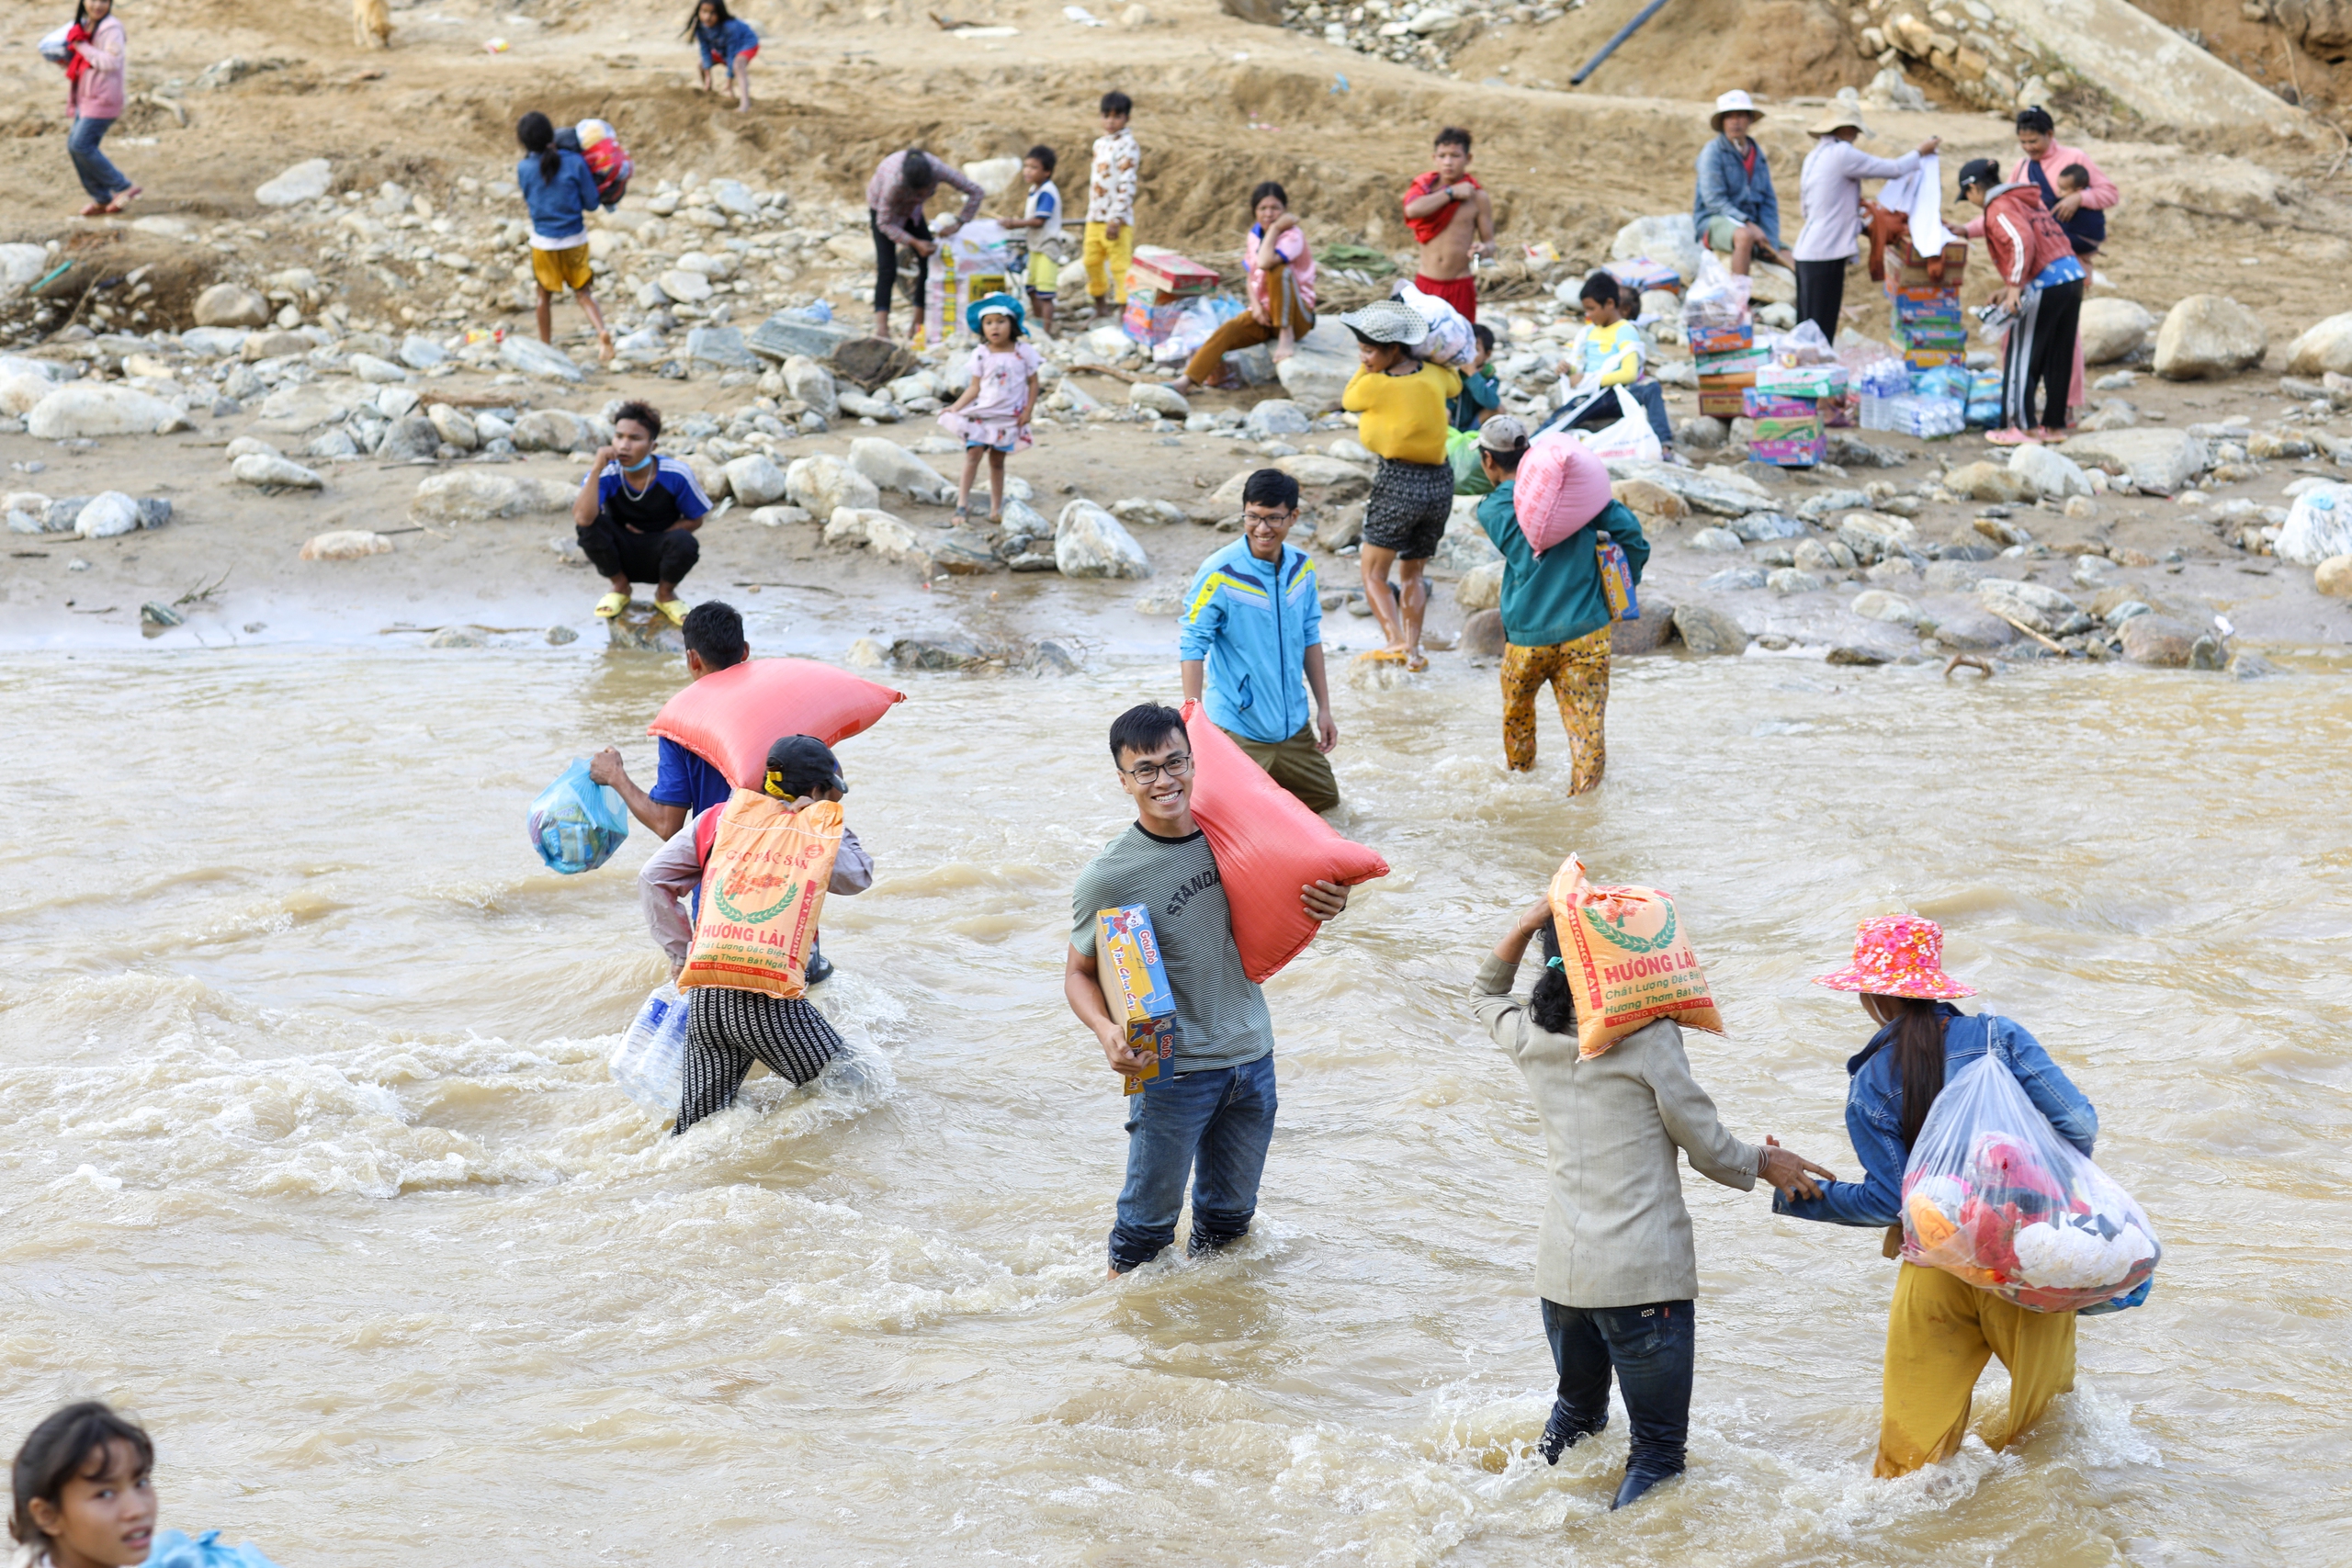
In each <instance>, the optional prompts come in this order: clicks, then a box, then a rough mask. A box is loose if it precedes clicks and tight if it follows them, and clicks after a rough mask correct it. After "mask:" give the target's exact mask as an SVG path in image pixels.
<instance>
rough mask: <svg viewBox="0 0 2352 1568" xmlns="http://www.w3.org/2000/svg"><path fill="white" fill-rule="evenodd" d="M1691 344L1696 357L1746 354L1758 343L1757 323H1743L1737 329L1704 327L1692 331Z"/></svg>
mask: <svg viewBox="0 0 2352 1568" xmlns="http://www.w3.org/2000/svg"><path fill="white" fill-rule="evenodd" d="M1689 343H1690V346H1691V353H1692V354H1694V355H1705V354H1744V353H1746V352H1747V350H1748V349H1749V348H1751V347H1753V346H1754V345H1755V343H1756V323H1755V322H1754V321H1742V322H1740V323H1739V325H1737V326H1736V327H1702V328H1699V329H1696V330H1694V331H1692V332H1691V334H1690V338H1689Z"/></svg>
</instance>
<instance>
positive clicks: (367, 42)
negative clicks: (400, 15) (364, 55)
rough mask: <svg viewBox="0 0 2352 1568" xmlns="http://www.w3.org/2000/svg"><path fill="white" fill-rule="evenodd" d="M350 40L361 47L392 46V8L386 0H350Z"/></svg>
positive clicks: (384, 47) (387, 47)
mask: <svg viewBox="0 0 2352 1568" xmlns="http://www.w3.org/2000/svg"><path fill="white" fill-rule="evenodd" d="M351 36H352V41H353V42H355V43H356V44H357V45H358V46H359V47H360V48H362V49H390V48H391V47H392V8H391V6H390V4H389V3H388V0H351Z"/></svg>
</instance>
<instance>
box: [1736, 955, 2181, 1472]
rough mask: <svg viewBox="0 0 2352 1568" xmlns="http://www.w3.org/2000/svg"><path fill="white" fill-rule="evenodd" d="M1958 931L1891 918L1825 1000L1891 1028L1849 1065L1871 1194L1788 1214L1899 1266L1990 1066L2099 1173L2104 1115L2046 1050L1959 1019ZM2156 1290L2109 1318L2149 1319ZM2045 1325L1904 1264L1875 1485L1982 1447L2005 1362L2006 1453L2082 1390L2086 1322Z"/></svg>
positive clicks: (1785, 1203) (1836, 1193)
mask: <svg viewBox="0 0 2352 1568" xmlns="http://www.w3.org/2000/svg"><path fill="white" fill-rule="evenodd" d="M1943 956H1944V933H1943V928H1942V927H1940V926H1939V925H1937V924H1936V922H1935V921H1933V920H1925V919H1920V918H1919V917H1917V915H1881V916H1879V917H1877V918H1876V919H1868V920H1864V921H1863V922H1862V923H1861V925H1860V928H1859V929H1858V930H1857V931H1856V932H1855V933H1854V961H1853V963H1851V964H1848V965H1847V966H1846V967H1845V968H1843V969H1840V970H1838V971H1837V972H1836V973H1834V974H1829V975H1823V976H1819V977H1817V978H1816V979H1815V981H1814V984H1815V985H1817V986H1826V987H1830V988H1831V989H1832V990H1838V991H1855V992H1859V993H1860V996H1861V1000H1862V1010H1863V1011H1864V1012H1867V1013H1868V1014H1870V1016H1871V1022H1872V1023H1874V1024H1876V1025H1877V1026H1878V1031H1877V1032H1876V1033H1874V1034H1872V1035H1871V1038H1870V1043H1868V1044H1866V1045H1864V1046H1863V1047H1862V1049H1861V1051H1860V1054H1859V1055H1856V1056H1854V1057H1853V1058H1852V1059H1851V1060H1849V1062H1848V1063H1847V1064H1846V1071H1847V1073H1848V1074H1849V1077H1850V1078H1851V1082H1850V1084H1849V1088H1848V1089H1847V1094H1846V1134H1847V1136H1848V1137H1849V1138H1851V1139H1852V1140H1853V1144H1854V1153H1855V1154H1856V1155H1857V1156H1860V1159H1861V1162H1862V1168H1863V1171H1864V1173H1865V1174H1864V1178H1863V1179H1862V1180H1860V1181H1825V1182H1823V1183H1821V1196H1820V1197H1818V1198H1790V1197H1786V1196H1780V1195H1776V1196H1775V1197H1774V1199H1773V1201H1772V1211H1773V1213H1780V1214H1787V1215H1790V1216H1792V1217H1793V1218H1796V1219H1801V1220H1822V1221H1826V1222H1827V1223H1828V1224H1839V1225H1863V1226H1869V1227H1871V1228H1873V1229H1887V1230H1889V1233H1890V1235H1889V1240H1888V1244H1887V1249H1886V1256H1888V1257H1889V1258H1892V1257H1894V1256H1895V1252H1894V1248H1895V1247H1897V1246H1899V1245H1900V1242H1901V1237H1902V1224H1901V1221H1902V1214H1901V1203H1902V1190H1903V1171H1904V1167H1905V1164H1906V1163H1907V1162H1908V1160H1909V1157H1910V1153H1911V1145H1912V1144H1913V1143H1914V1142H1915V1141H1916V1140H1917V1137H1918V1135H1919V1129H1920V1127H1921V1125H1922V1124H1923V1123H1924V1122H1926V1121H1927V1119H1928V1107H1929V1106H1931V1105H1933V1104H1934V1103H1935V1100H1936V1096H1937V1095H1938V1094H1939V1092H1941V1090H1942V1089H1943V1087H1944V1085H1945V1084H1946V1083H1947V1082H1949V1081H1950V1080H1951V1079H1952V1078H1953V1077H1957V1076H1958V1075H1959V1073H1960V1071H1961V1069H1962V1068H1963V1067H1967V1066H1972V1065H1973V1064H1974V1063H1975V1061H1976V1060H1977V1059H1978V1058H1979V1057H1981V1056H1983V1055H1985V1053H1987V1052H1991V1053H1992V1054H1993V1055H1995V1056H1996V1057H1997V1058H1998V1059H1999V1060H2000V1062H2001V1064H2002V1065H2003V1066H2006V1067H2007V1068H2008V1069H2009V1072H2010V1074H2011V1075H2012V1076H2013V1077H2016V1079H2017V1080H2018V1085H2019V1086H2020V1087H2021V1088H2022V1089H2024V1090H2025V1093H2026V1097H2027V1098H2028V1099H2029V1100H2032V1101H2033V1103H2034V1105H2035V1106H2036V1107H2037V1108H2038V1109H2040V1111H2041V1113H2042V1114H2043V1115H2044V1116H2047V1117H2048V1118H2049V1119H2050V1124H2051V1125H2052V1127H2054V1128H2055V1129H2057V1132H2058V1134H2059V1135H2060V1136H2061V1137H2063V1138H2064V1139H2065V1140H2066V1141H2067V1142H2068V1143H2070V1144H2072V1145H2075V1148H2077V1149H2079V1150H2081V1151H2082V1153H2083V1156H2084V1157H2085V1158H2088V1157H2089V1156H2090V1152H2091V1141H2092V1140H2093V1139H2094V1138H2095V1137H2097V1136H2098V1111H2097V1110H2095V1109H2094V1108H2093V1107H2092V1105H2091V1102H2090V1100H2088V1099H2086V1097H2085V1096H2084V1094H2083V1091H2082V1090H2081V1089H2076V1088H2075V1085H2074V1083H2073V1081H2072V1080H2070V1079H2069V1078H2068V1077H2066V1075H2065V1074H2064V1072H2062V1071H2061V1070H2060V1069H2059V1067H2058V1065H2057V1064H2056V1063H2054V1062H2052V1060H2051V1059H2050V1055H2049V1053H2048V1052H2046V1051H2044V1050H2043V1049H2042V1048H2041V1043H2040V1042H2038V1041H2036V1040H2035V1039H2034V1037H2033V1036H2032V1035H2030V1034H2029V1033H2027V1032H2025V1031H2024V1030H2023V1029H2020V1028H2018V1025H2017V1024H2015V1023H2013V1022H2011V1021H2009V1020H2007V1019H2006V1018H1996V1017H1995V1016H1994V1015H1993V1014H1991V1013H1989V1012H1980V1013H1977V1014H1974V1015H1973V1016H1971V1015H1969V1014H1966V1013H1963V1012H1962V1011H1961V1010H1959V1009H1958V1008H1956V1007H1954V1006H1952V1005H1951V999H1952V998H1956V997H1973V996H1974V995H1975V994H1976V988H1975V987H1973V986H1969V985H1964V984H1962V982H1961V981H1959V980H1955V979H1954V978H1952V977H1951V976H1950V975H1948V974H1946V973H1945V972H1944V967H1943ZM2147 1290H2148V1286H2147V1284H2146V1283H2145V1282H2143V1283H2142V1284H2141V1285H2140V1286H2139V1287H2138V1288H2137V1289H2136V1290H2134V1291H2133V1292H2131V1294H2130V1295H2128V1296H2123V1297H2120V1298H2118V1299H2117V1300H2116V1301H2115V1302H2114V1303H2110V1304H2109V1307H2108V1308H2105V1309H2091V1310H2094V1311H2098V1310H2114V1309H2118V1308H2120V1307H2126V1306H2137V1305H2139V1304H2140V1303H2141V1302H2142V1301H2143V1300H2145V1299H2146V1297H2147ZM2075 1315H2076V1314H2074V1313H2071V1312H2034V1311H2030V1310H2029V1309H2028V1308H2025V1307H2022V1306H2018V1304H2016V1303H2013V1302H2009V1301H2007V1300H2005V1299H2004V1298H2002V1297H2000V1296H1997V1295H1995V1294H1993V1293H1991V1292H1987V1291H1982V1290H1979V1289H1977V1288H1976V1287H1975V1286H1973V1285H1972V1284H1970V1283H1968V1282H1967V1281H1966V1280H1962V1279H1961V1278H1960V1277H1959V1276H1957V1275H1955V1274H1951V1273H1949V1272H1947V1271H1945V1270H1944V1269H1933V1268H1925V1267H1922V1266H1920V1265H1918V1264H1914V1263H1908V1262H1906V1263H1905V1264H1903V1265H1902V1271H1901V1273H1900V1274H1899V1275H1898V1276H1897V1277H1896V1279H1895V1282H1894V1305H1893V1307H1892V1308H1891V1309H1890V1311H1889V1313H1888V1315H1887V1323H1886V1372H1885V1387H1884V1410H1883V1414H1882V1416H1881V1417H1880V1424H1879V1440H1878V1460H1877V1463H1876V1464H1875V1465H1874V1466H1873V1468H1872V1473H1873V1474H1876V1475H1881V1476H1894V1475H1907V1474H1909V1473H1910V1472H1913V1471H1915V1470H1917V1469H1919V1468H1920V1467H1922V1466H1923V1465H1929V1464H1934V1463H1936V1462H1938V1461H1940V1460H1944V1459H1948V1458H1950V1457H1951V1455H1952V1454H1953V1453H1954V1452H1955V1451H1957V1450H1959V1448H1960V1444H1961V1440H1962V1438H1965V1437H1966V1436H1967V1435H1968V1413H1969V1404H1970V1401H1971V1399H1972V1396H1973V1393H1974V1391H1975V1387H1976V1378H1977V1375H1978V1374H1979V1373H1980V1372H1982V1371H1984V1370H1985V1361H1986V1360H1987V1359H1989V1358H1991V1357H1994V1356H1998V1357H1999V1358H2000V1359H2001V1364H2002V1365H2003V1366H2005V1367H2007V1369H2008V1370H2009V1378H2010V1390H2009V1409H2008V1415H2007V1418H2006V1420H2005V1421H2003V1422H2002V1423H2000V1424H1999V1425H1998V1426H1996V1427H1991V1428H1988V1429H1987V1431H1986V1432H1985V1442H1986V1443H1987V1444H1989V1445H1990V1446H1992V1447H1993V1448H1995V1449H2001V1448H2005V1447H2007V1445H2008V1444H2009V1443H2011V1442H2013V1441H2014V1440H2016V1439H2017V1438H2018V1437H2020V1436H2021V1435H2023V1434H2024V1432H2025V1431H2026V1430H2027V1428H2029V1427H2031V1426H2032V1425H2033V1423H2034V1421H2035V1420H2036V1419H2037V1418H2038V1417H2040V1416H2041V1412H2042V1410H2043V1408H2044V1407H2045V1406H2047V1405H2048V1404H2049V1403H2050V1401H2051V1400H2052V1399H2053V1398H2055V1397H2056V1396H2057V1395H2059V1394H2061V1393H2065V1392H2066V1391H2067V1390H2069V1389H2071V1388H2073V1387H2074V1386H2075Z"/></svg>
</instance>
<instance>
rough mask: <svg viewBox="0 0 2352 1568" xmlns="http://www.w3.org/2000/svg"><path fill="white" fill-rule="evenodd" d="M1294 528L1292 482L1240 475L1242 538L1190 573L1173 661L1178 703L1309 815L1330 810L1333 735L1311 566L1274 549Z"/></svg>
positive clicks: (1268, 472)
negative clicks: (1311, 699)
mask: <svg viewBox="0 0 2352 1568" xmlns="http://www.w3.org/2000/svg"><path fill="white" fill-rule="evenodd" d="M1297 521H1298V481H1297V480H1296V479H1293V478H1291V477H1290V476H1289V475H1288V474H1285V473H1283V472H1282V471H1281V470H1280V469H1277V468H1261V469H1259V470H1258V471H1257V472H1256V473H1254V474H1251V475H1250V479H1249V480H1248V482H1247V483H1246V484H1244V485H1243V486H1242V490H1241V523H1242V529H1243V532H1242V536H1241V537H1240V538H1238V539H1237V540H1235V541H1234V542H1233V543H1232V544H1229V545H1227V546H1226V547H1224V548H1223V549H1221V550H1218V551H1217V552H1216V553H1215V554H1214V555H1212V556H1210V557H1209V558H1208V559H1206V560H1204V561H1203V562H1202V563H1201V564H1200V568H1199V570H1196V571H1194V572H1193V585H1192V587H1191V588H1190V589H1189V590H1187V591H1186V592H1185V594H1184V629H1183V634H1182V638H1181V640H1180V641H1179V643H1178V645H1177V646H1178V658H1179V659H1181V660H1182V669H1183V676H1184V696H1185V699H1186V700H1187V701H1192V702H1200V703H1202V704H1203V705H1204V707H1206V708H1207V710H1208V716H1209V718H1210V719H1211V720H1212V721H1213V722H1214V723H1215V724H1216V727H1217V728H1219V729H1222V730H1224V731H1225V732H1226V733H1227V735H1229V736H1231V737H1232V738H1233V739H1234V742H1235V743H1236V744H1237V745H1238V746H1239V747H1240V748H1241V749H1242V750H1244V751H1247V752H1249V753H1250V760H1251V761H1254V762H1256V763H1257V764H1258V765H1259V766H1260V767H1261V768H1263V769H1265V770H1266V773H1267V774H1268V776H1269V777H1271V778H1272V780H1273V781H1274V782H1275V783H1276V784H1280V785H1282V786H1283V788H1284V789H1286V790H1288V791H1290V792H1291V794H1293V795H1296V796H1298V798H1299V799H1300V800H1302V801H1304V802H1305V803H1306V808H1307V809H1308V810H1309V811H1329V810H1330V809H1331V808H1332V807H1335V806H1337V805H1339V804H1340V782H1339V780H1338V779H1336V778H1335V777H1333V776H1332V773H1331V760H1330V757H1329V751H1330V750H1331V748H1332V747H1334V746H1337V745H1338V744H1339V743H1340V727H1339V725H1338V724H1337V723H1335V722H1334V721H1333V720H1332V717H1331V694H1330V689H1329V685H1328V683H1327V682H1325V680H1324V675H1323V605H1322V601H1321V599H1320V598H1319V597H1318V592H1319V585H1318V584H1317V582H1316V580H1315V560H1314V558H1313V557H1311V556H1309V555H1308V554H1307V553H1306V551H1305V550H1297V549H1292V548H1291V547H1289V546H1288V545H1286V544H1285V543H1284V542H1283V541H1284V540H1286V539H1287V538H1289V536H1290V530H1291V525H1293V524H1295V523H1296V522H1297ZM1204 685H1205V687H1206V692H1205V695H1204V692H1203V687H1204ZM1310 690H1311V691H1312V692H1313V693H1314V695H1315V706H1314V712H1313V716H1312V719H1311V721H1310V718H1309V715H1308V710H1307V700H1306V699H1307V693H1308V692H1309V691H1310Z"/></svg>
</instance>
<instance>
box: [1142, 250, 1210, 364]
mask: <svg viewBox="0 0 2352 1568" xmlns="http://www.w3.org/2000/svg"><path fill="white" fill-rule="evenodd" d="M1216 285H1217V275H1216V269H1215V268H1214V267H1206V266H1203V265H1201V264H1200V263H1198V262H1196V261H1194V260H1193V259H1192V258H1191V257H1190V256H1187V255H1182V254H1178V253H1177V252H1175V251H1170V250H1164V249H1162V248H1161V247H1159V246H1158V245H1137V246H1136V254H1135V258H1134V260H1133V261H1131V262H1130V263H1129V264H1128V266H1127V309H1126V313H1125V315H1124V316H1122V317H1121V318H1120V324H1121V325H1122V326H1124V327H1125V328H1126V330H1127V335H1128V336H1129V337H1131V338H1133V339H1135V340H1136V342H1137V343H1142V344H1153V345H1157V344H1160V343H1162V342H1164V341H1166V339H1167V337H1168V334H1169V333H1171V332H1173V331H1175V330H1176V321H1177V319H1178V318H1179V317H1181V316H1182V314H1183V313H1184V303H1185V301H1186V300H1188V299H1195V298H1197V297H1198V296H1200V295H1203V294H1213V293H1215V292H1216Z"/></svg>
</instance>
